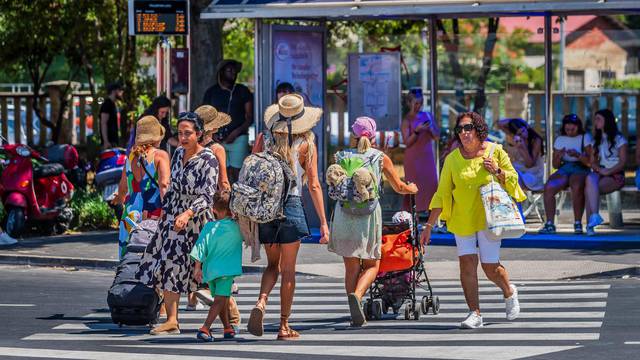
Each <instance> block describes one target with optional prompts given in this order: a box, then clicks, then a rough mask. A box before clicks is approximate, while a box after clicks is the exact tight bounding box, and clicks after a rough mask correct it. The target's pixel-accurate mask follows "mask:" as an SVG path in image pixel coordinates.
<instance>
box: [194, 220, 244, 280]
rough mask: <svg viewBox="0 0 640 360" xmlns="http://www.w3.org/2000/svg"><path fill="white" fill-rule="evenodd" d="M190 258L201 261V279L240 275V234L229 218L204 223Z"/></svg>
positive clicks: (235, 224)
mask: <svg viewBox="0 0 640 360" xmlns="http://www.w3.org/2000/svg"><path fill="white" fill-rule="evenodd" d="M190 256H191V258H192V259H194V260H197V261H200V262H201V263H202V281H203V282H209V281H212V280H213V279H216V278H219V277H222V276H239V275H242V234H241V233H240V227H239V226H238V223H236V222H235V221H234V220H233V219H231V218H225V219H222V220H216V221H210V222H208V223H206V224H205V225H204V227H203V228H202V231H200V236H199V237H198V241H196V244H195V245H194V246H193V249H192V250H191V254H190Z"/></svg>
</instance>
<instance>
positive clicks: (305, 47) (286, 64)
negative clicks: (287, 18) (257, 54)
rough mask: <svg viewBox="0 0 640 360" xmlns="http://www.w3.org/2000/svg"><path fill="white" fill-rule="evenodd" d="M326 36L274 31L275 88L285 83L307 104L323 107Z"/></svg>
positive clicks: (309, 32)
mask: <svg viewBox="0 0 640 360" xmlns="http://www.w3.org/2000/svg"><path fill="white" fill-rule="evenodd" d="M323 46H324V44H323V33H322V32H320V31H291V30H280V29H274V31H273V54H274V56H273V81H274V84H273V89H274V94H275V88H276V87H277V86H278V85H279V84H280V83H282V82H288V83H290V84H291V85H293V87H294V89H295V90H296V92H297V93H299V94H301V95H302V96H303V97H304V98H305V102H306V105H308V106H315V107H320V108H321V107H323V102H324V96H323V88H322V83H323V75H324V64H323V59H324V55H323Z"/></svg>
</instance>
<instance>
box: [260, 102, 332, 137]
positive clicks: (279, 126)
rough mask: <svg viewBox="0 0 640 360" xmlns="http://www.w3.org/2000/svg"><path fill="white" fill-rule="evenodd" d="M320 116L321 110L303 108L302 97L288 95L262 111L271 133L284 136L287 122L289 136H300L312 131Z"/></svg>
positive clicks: (286, 131) (308, 107) (286, 130)
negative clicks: (289, 126) (289, 128)
mask: <svg viewBox="0 0 640 360" xmlns="http://www.w3.org/2000/svg"><path fill="white" fill-rule="evenodd" d="M321 116H322V109H320V108H316V107H310V106H304V99H303V98H302V96H300V95H298V94H289V95H285V96H283V97H281V98H280V101H278V104H274V105H271V106H269V107H268V108H267V109H266V110H265V111H264V123H265V126H266V127H267V129H271V131H272V132H273V133H281V134H286V133H288V132H289V130H288V124H287V123H288V121H287V120H290V122H291V134H302V133H304V132H307V131H309V130H311V129H313V127H314V126H315V125H316V124H317V123H318V121H320V117H321Z"/></svg>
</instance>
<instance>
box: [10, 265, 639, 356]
mask: <svg viewBox="0 0 640 360" xmlns="http://www.w3.org/2000/svg"><path fill="white" fill-rule="evenodd" d="M111 281H112V273H110V272H107V271H64V270H59V269H47V268H24V267H1V268H0V287H1V288H2V289H3V291H2V292H1V293H0V324H2V326H1V327H0V357H2V358H3V359H4V358H16V359H25V358H55V359H114V358H122V359H126V358H134V356H135V357H136V358H140V359H144V358H150V359H156V360H162V359H169V358H170V359H176V360H181V359H192V358H193V359H196V358H202V357H203V356H215V357H217V358H222V359H231V358H238V359H299V358H301V357H304V358H305V359H308V360H315V359H362V358H363V356H364V357H367V358H368V359H390V358H407V359H408V358H437V359H522V358H527V359H563V360H564V359H580V360H584V359H626V360H630V359H636V358H637V356H638V355H637V354H638V353H639V351H640V307H639V306H638V304H639V303H640V286H639V285H640V279H638V278H628V279H590V280H588V281H526V282H522V283H521V282H519V283H518V286H519V288H520V294H521V302H522V308H523V312H522V316H521V318H520V319H518V320H516V321H514V322H507V321H505V320H504V307H503V306H504V305H503V302H502V300H501V298H500V295H499V294H498V293H497V292H496V290H495V287H493V286H492V285H491V284H488V283H484V282H481V294H482V297H481V302H482V305H483V306H484V308H483V309H484V310H483V313H484V318H485V325H486V326H485V328H484V329H479V330H473V331H463V330H458V329H457V324H458V323H459V321H460V320H462V317H464V315H465V312H466V309H465V305H464V301H463V298H462V293H461V292H460V288H459V285H458V282H457V281H456V280H454V279H452V280H450V281H446V280H440V281H437V282H434V283H433V284H432V285H433V288H434V289H435V292H436V294H437V295H439V296H440V300H441V303H442V309H441V312H440V314H439V315H425V316H422V318H421V319H420V320H419V321H413V320H412V321H406V320H395V319H391V318H390V317H391V315H389V317H388V318H387V319H386V320H382V321H376V322H374V321H371V322H369V325H368V326H366V327H364V328H362V329H352V328H349V326H348V320H349V318H348V310H347V307H346V302H345V297H344V294H343V293H342V291H343V290H342V284H341V282H340V280H337V279H329V278H322V277H300V278H299V280H298V282H299V286H298V289H299V291H298V292H297V295H296V301H295V303H294V309H293V313H294V314H293V317H292V321H293V327H294V328H296V329H298V330H300V331H301V333H302V336H303V337H302V339H301V340H299V341H295V342H278V341H275V335H276V332H277V325H276V324H277V321H278V313H277V310H278V304H277V303H278V301H279V300H278V296H277V293H275V294H273V295H272V297H271V303H270V305H269V306H268V315H267V319H266V324H267V325H266V333H265V336H263V337H262V338H255V337H253V336H251V335H249V334H248V333H246V332H244V333H241V334H240V335H239V336H238V339H236V340H233V341H220V342H214V343H213V344H202V343H197V342H196V341H195V329H197V327H199V326H200V323H201V321H202V320H203V319H204V317H205V312H203V311H199V312H191V313H186V312H181V315H182V317H183V318H182V322H181V328H182V334H181V335H178V336H167V337H152V336H149V335H147V329H145V328H140V327H137V328H136V327H125V328H118V327H117V326H115V325H113V324H111V323H110V319H109V314H108V312H106V311H107V309H106V291H107V288H108V287H109V285H110V283H111ZM258 281H259V278H258V276H256V275H248V276H244V277H242V279H241V280H240V289H241V291H240V295H239V296H238V298H237V299H238V303H239V305H240V309H241V312H242V313H243V315H244V316H245V320H246V315H247V314H248V312H249V310H250V308H251V306H252V304H253V302H254V299H255V296H256V294H257V289H258ZM400 318H401V317H399V319H400ZM214 336H216V337H218V336H220V333H219V332H218V333H216V334H214ZM163 355H166V357H165V356H163Z"/></svg>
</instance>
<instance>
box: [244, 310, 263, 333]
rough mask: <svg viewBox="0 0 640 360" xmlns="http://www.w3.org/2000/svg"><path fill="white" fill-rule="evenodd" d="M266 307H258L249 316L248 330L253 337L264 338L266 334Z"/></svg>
mask: <svg viewBox="0 0 640 360" xmlns="http://www.w3.org/2000/svg"><path fill="white" fill-rule="evenodd" d="M264 313H265V309H264V305H262V306H258V305H256V306H255V307H254V308H253V309H252V310H251V314H250V315H249V322H248V323H247V330H248V331H249V333H250V334H251V335H254V336H262V334H264V324H263V320H264Z"/></svg>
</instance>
